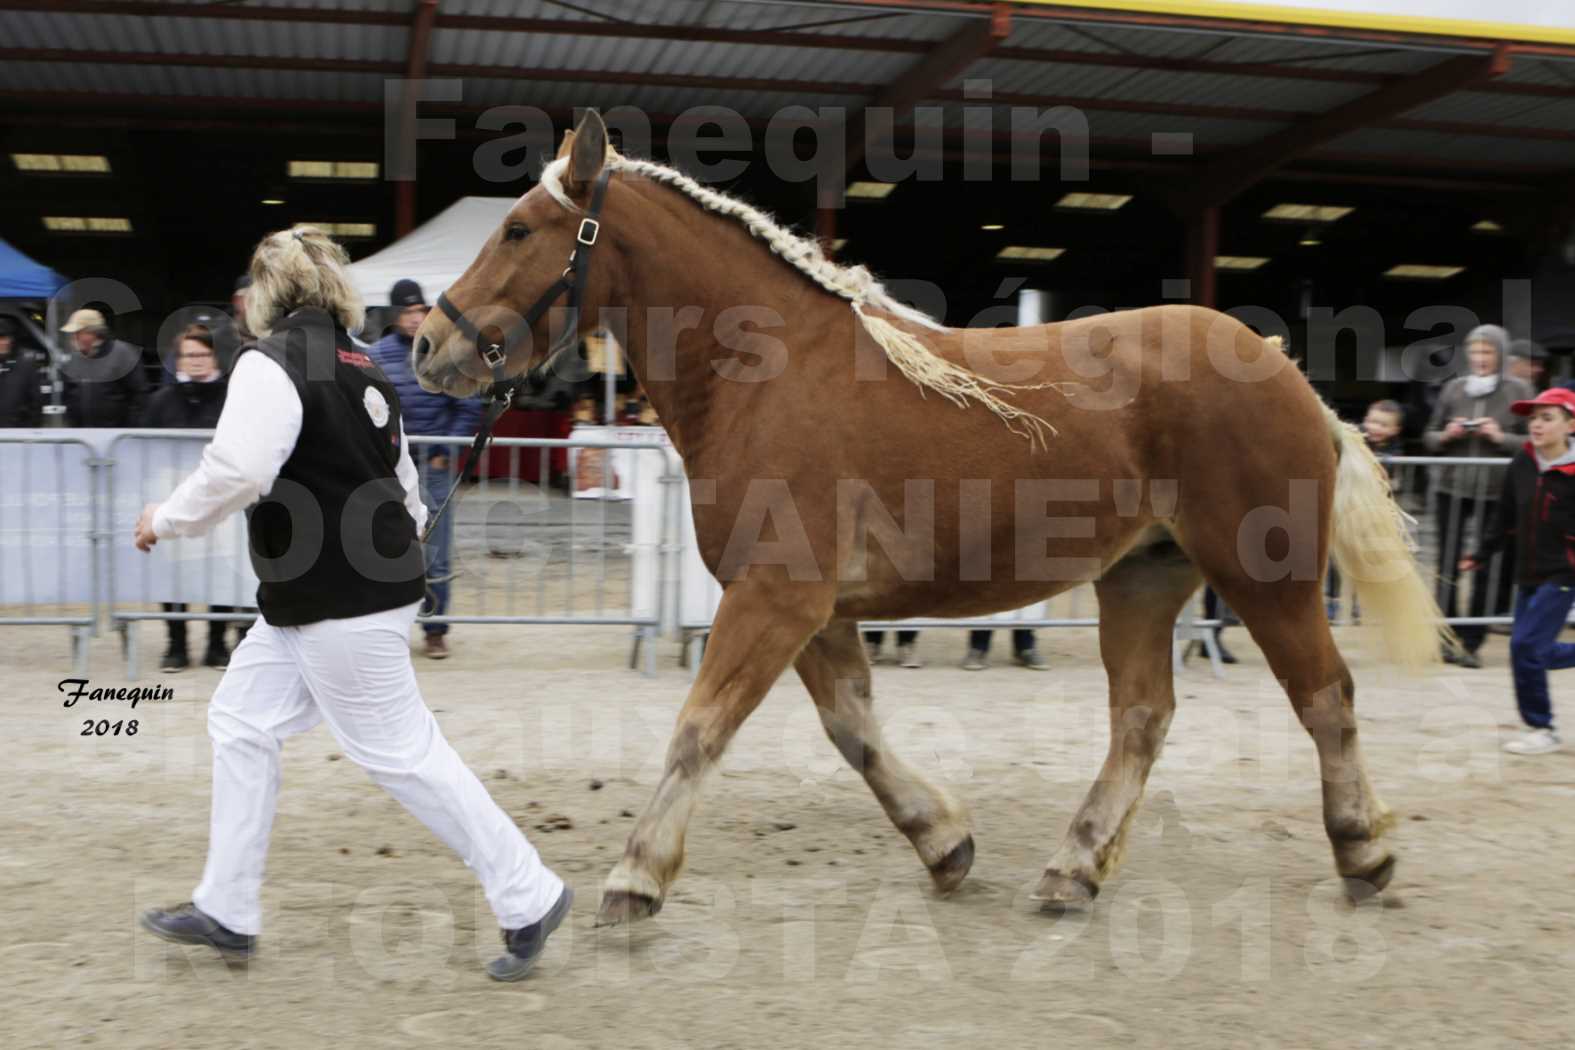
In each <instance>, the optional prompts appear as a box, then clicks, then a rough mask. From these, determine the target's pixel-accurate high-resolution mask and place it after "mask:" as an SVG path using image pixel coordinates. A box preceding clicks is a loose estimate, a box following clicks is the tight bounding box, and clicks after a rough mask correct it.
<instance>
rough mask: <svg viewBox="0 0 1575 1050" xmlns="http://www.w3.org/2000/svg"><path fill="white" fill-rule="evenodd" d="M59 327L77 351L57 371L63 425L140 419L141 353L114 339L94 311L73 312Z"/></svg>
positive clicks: (126, 423) (143, 389)
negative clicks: (62, 386) (61, 380)
mask: <svg viewBox="0 0 1575 1050" xmlns="http://www.w3.org/2000/svg"><path fill="white" fill-rule="evenodd" d="M60 330H61V331H62V332H65V333H66V334H67V335H69V336H71V341H72V343H73V344H74V345H75V346H76V350H77V352H76V354H75V355H74V356H73V357H71V358H70V359H68V360H67V361H66V363H65V364H64V365H62V366H61V369H60V372H61V375H62V376H63V377H64V378H65V381H66V389H65V404H66V426H68V427H133V426H136V425H137V424H138V423H140V422H141V421H142V405H143V402H144V401H145V400H146V398H147V390H148V380H147V376H145V375H143V372H142V351H141V350H140V349H139V348H137V347H135V346H132V345H131V344H130V343H126V342H122V341H121V340H119V339H116V338H114V336H113V335H111V333H110V330H109V326H108V325H107V324H105V323H104V315H103V314H101V313H99V312H98V311H97V310H78V311H76V312H75V313H73V314H72V315H71V316H70V317H69V318H68V319H67V320H66V323H65V324H64V325H62V326H61V329H60Z"/></svg>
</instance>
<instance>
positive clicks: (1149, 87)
mask: <svg viewBox="0 0 1575 1050" xmlns="http://www.w3.org/2000/svg"><path fill="white" fill-rule="evenodd" d="M1131 72H1132V74H1133V75H1132V76H1131V77H1129V78H1128V79H1126V80H1124V81H1122V82H1121V83H1119V84H1117V85H1116V86H1115V87H1113V88H1112V89H1111V90H1109V91H1108V92H1106V93H1105V97H1107V98H1115V99H1123V100H1141V101H1144V102H1154V103H1160V104H1175V105H1194V106H1219V107H1230V106H1243V107H1246V108H1248V109H1284V110H1294V111H1297V112H1302V113H1319V112H1323V111H1325V110H1330V109H1333V108H1334V107H1335V106H1338V105H1340V104H1341V103H1343V102H1348V101H1350V100H1351V99H1353V98H1355V97H1357V96H1359V95H1365V94H1367V93H1368V92H1370V91H1372V90H1373V88H1372V85H1370V84H1341V83H1330V82H1328V81H1322V80H1280V79H1275V78H1272V77H1252V78H1250V79H1249V78H1245V77H1233V76H1223V75H1220V74H1214V73H1171V72H1165V71H1161V70H1131Z"/></svg>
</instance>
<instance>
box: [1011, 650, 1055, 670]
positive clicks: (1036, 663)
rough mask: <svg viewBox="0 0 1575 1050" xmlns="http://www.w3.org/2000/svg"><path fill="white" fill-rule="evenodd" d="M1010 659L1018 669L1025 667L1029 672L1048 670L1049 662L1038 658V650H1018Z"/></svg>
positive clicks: (1041, 657) (1040, 657)
mask: <svg viewBox="0 0 1575 1050" xmlns="http://www.w3.org/2000/svg"><path fill="white" fill-rule="evenodd" d="M1012 659H1013V660H1015V661H1016V662H1017V666H1018V667H1026V668H1028V669H1029V670H1030V671H1048V670H1050V661H1048V660H1046V659H1045V658H1044V657H1043V656H1040V655H1039V650H1038V649H1019V650H1018V651H1017V655H1016V656H1014V657H1013V658H1012Z"/></svg>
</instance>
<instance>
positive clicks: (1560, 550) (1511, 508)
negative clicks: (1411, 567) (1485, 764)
mask: <svg viewBox="0 0 1575 1050" xmlns="http://www.w3.org/2000/svg"><path fill="white" fill-rule="evenodd" d="M1514 410H1515V412H1516V413H1518V414H1520V415H1530V416H1531V440H1530V441H1529V442H1527V443H1526V446H1525V447H1524V448H1522V449H1521V450H1520V451H1519V452H1517V453H1515V458H1514V460H1512V461H1511V462H1510V465H1509V469H1508V470H1507V471H1505V474H1504V487H1503V490H1502V493H1501V495H1500V496H1499V500H1498V514H1497V515H1495V517H1494V521H1493V525H1492V527H1491V528H1490V529H1488V531H1487V533H1486V535H1484V536H1483V537H1482V542H1481V544H1480V545H1479V546H1478V547H1477V550H1476V553H1474V554H1472V555H1471V556H1470V557H1468V558H1463V559H1462V560H1461V562H1460V565H1459V568H1460V571H1461V572H1473V571H1477V570H1479V569H1480V568H1481V567H1482V566H1483V565H1486V564H1487V562H1488V560H1489V559H1490V558H1491V557H1492V555H1493V553H1494V552H1495V551H1498V550H1500V549H1501V548H1503V547H1505V546H1506V545H1507V544H1509V543H1510V542H1513V543H1514V545H1515V546H1516V547H1518V548H1519V549H1520V550H1519V557H1518V558H1517V563H1518V564H1519V566H1520V572H1519V577H1520V578H1519V583H1520V598H1519V600H1518V601H1517V602H1516V603H1515V629H1514V633H1513V634H1512V635H1511V636H1510V642H1509V654H1510V663H1511V667H1512V669H1513V671H1512V673H1513V675H1514V682H1515V702H1516V704H1517V706H1519V708H1520V717H1521V720H1522V721H1524V722H1525V723H1526V725H1527V726H1528V727H1529V728H1530V731H1529V732H1528V733H1527V734H1526V735H1525V736H1523V737H1521V738H1519V739H1517V740H1511V741H1509V742H1508V743H1506V744H1505V745H1504V750H1505V751H1509V752H1511V753H1512V754H1517V755H1543V754H1547V753H1548V752H1550V751H1557V750H1559V748H1560V747H1561V746H1562V742H1561V741H1560V740H1559V735H1558V732H1557V731H1556V730H1555V729H1554V727H1553V703H1552V700H1551V699H1550V697H1549V695H1548V672H1549V671H1557V670H1561V669H1563V668H1566V667H1575V644H1571V643H1569V642H1560V641H1559V640H1558V638H1559V632H1560V631H1562V630H1563V629H1564V623H1565V620H1566V619H1568V617H1569V612H1570V606H1571V605H1572V604H1575V448H1572V447H1571V446H1570V430H1571V422H1572V420H1575V392H1572V391H1569V390H1565V389H1562V388H1555V389H1553V390H1548V391H1545V392H1544V393H1542V394H1540V395H1538V397H1537V398H1536V400H1534V401H1519V402H1516V404H1515V406H1514Z"/></svg>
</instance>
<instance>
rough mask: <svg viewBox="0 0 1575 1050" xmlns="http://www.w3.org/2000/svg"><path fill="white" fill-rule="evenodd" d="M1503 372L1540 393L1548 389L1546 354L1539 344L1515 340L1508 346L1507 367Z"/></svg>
mask: <svg viewBox="0 0 1575 1050" xmlns="http://www.w3.org/2000/svg"><path fill="white" fill-rule="evenodd" d="M1504 371H1505V373H1506V374H1508V375H1512V376H1514V377H1515V378H1516V379H1518V380H1520V381H1521V382H1523V383H1525V384H1526V385H1527V386H1529V387H1531V389H1532V390H1533V391H1536V392H1539V393H1540V392H1541V391H1543V390H1546V389H1547V387H1548V352H1547V351H1546V350H1544V349H1543V348H1542V344H1540V343H1534V342H1532V341H1531V340H1530V339H1517V340H1515V341H1514V342H1513V343H1510V344H1509V366H1508V367H1507V368H1506V369H1505V370H1504Z"/></svg>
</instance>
